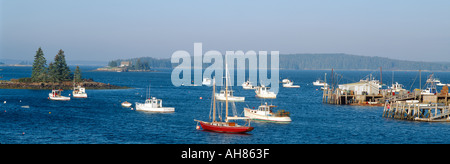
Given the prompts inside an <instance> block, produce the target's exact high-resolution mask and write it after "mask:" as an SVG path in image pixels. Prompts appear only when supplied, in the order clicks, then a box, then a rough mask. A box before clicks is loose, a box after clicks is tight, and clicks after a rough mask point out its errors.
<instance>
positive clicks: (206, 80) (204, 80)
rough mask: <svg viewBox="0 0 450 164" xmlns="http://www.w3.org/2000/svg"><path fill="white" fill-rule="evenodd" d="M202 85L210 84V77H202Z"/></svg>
mask: <svg viewBox="0 0 450 164" xmlns="http://www.w3.org/2000/svg"><path fill="white" fill-rule="evenodd" d="M202 85H207V86H211V79H210V78H203V81H202Z"/></svg>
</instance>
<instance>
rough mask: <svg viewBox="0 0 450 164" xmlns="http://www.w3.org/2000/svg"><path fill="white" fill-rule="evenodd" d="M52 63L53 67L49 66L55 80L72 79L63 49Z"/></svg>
mask: <svg viewBox="0 0 450 164" xmlns="http://www.w3.org/2000/svg"><path fill="white" fill-rule="evenodd" d="M52 64H53V68H50V67H49V72H50V73H51V76H53V79H54V80H55V82H62V81H70V80H71V79H72V78H71V74H70V69H69V67H68V66H67V63H66V57H65V55H64V51H63V50H62V49H60V50H59V52H58V54H57V55H56V56H55V61H54V63H52Z"/></svg>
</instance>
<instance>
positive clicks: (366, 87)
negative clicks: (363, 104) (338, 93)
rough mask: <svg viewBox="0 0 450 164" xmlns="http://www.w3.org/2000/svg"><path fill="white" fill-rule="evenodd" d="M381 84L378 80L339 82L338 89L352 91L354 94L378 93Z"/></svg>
mask: <svg viewBox="0 0 450 164" xmlns="http://www.w3.org/2000/svg"><path fill="white" fill-rule="evenodd" d="M380 88H381V85H380V83H379V81H378V80H361V81H359V82H356V83H349V84H341V85H339V89H341V90H346V91H353V93H354V94H355V95H378V94H379V93H380Z"/></svg>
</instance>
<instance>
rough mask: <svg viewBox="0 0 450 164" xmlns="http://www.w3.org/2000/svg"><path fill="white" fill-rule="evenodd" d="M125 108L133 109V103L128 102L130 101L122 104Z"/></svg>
mask: <svg viewBox="0 0 450 164" xmlns="http://www.w3.org/2000/svg"><path fill="white" fill-rule="evenodd" d="M121 105H122V106H123V107H126V108H129V107H131V105H132V104H131V103H130V102H128V101H125V102H123V103H122V104H121Z"/></svg>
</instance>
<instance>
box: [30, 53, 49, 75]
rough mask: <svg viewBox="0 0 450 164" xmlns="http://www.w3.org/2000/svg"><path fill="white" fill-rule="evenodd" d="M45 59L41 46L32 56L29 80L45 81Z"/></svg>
mask: <svg viewBox="0 0 450 164" xmlns="http://www.w3.org/2000/svg"><path fill="white" fill-rule="evenodd" d="M46 65H47V60H45V57H44V52H43V51H42V49H41V47H39V49H38V50H37V51H36V55H35V56H34V62H33V68H32V70H33V71H32V73H31V81H32V82H41V81H45V80H46V79H45V77H46V76H47V68H46Z"/></svg>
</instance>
